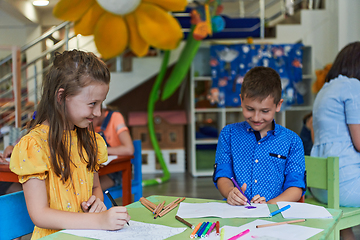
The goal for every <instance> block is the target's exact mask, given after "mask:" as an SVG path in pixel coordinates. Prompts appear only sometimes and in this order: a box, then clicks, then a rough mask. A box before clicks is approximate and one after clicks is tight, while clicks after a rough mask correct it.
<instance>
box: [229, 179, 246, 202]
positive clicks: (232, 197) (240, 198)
mask: <svg viewBox="0 0 360 240" xmlns="http://www.w3.org/2000/svg"><path fill="white" fill-rule="evenodd" d="M246 186H247V185H246V183H244V184H243V185H242V186H241V191H243V192H245V190H246ZM227 203H228V204H230V205H246V204H247V198H246V197H245V196H244V195H242V194H241V192H240V191H239V189H237V188H236V187H234V188H233V189H232V190H231V191H230V192H229V194H228V197H227Z"/></svg>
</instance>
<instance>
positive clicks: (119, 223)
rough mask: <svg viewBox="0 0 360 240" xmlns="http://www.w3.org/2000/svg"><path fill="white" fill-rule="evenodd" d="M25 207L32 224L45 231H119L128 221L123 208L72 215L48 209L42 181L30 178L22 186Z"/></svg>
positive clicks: (71, 213) (126, 213) (44, 186)
mask: <svg viewBox="0 0 360 240" xmlns="http://www.w3.org/2000/svg"><path fill="white" fill-rule="evenodd" d="M23 190H24V195H25V200H26V206H27V209H28V212H29V215H30V217H31V220H32V221H33V223H34V224H35V225H36V226H38V227H40V228H46V229H104V230H116V229H121V228H122V227H123V226H124V224H126V223H127V222H128V221H129V220H130V216H129V214H128V212H127V210H126V208H125V207H113V208H111V209H109V210H107V211H104V212H101V213H74V212H66V211H61V210H56V209H52V208H50V207H49V203H48V199H47V192H46V185H45V181H44V180H40V179H37V178H31V179H29V180H28V181H26V182H25V183H24V184H23Z"/></svg>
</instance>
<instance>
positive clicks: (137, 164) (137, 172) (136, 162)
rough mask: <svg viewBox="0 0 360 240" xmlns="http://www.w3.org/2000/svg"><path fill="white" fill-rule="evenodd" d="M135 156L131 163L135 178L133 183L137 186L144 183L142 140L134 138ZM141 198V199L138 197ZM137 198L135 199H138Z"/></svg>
mask: <svg viewBox="0 0 360 240" xmlns="http://www.w3.org/2000/svg"><path fill="white" fill-rule="evenodd" d="M133 144H134V158H133V159H131V163H132V164H133V171H134V178H133V180H132V183H131V185H132V186H137V185H140V186H141V185H142V171H141V167H142V161H141V157H142V155H141V140H134V141H133ZM138 200H139V199H138ZM138 200H135V201H138Z"/></svg>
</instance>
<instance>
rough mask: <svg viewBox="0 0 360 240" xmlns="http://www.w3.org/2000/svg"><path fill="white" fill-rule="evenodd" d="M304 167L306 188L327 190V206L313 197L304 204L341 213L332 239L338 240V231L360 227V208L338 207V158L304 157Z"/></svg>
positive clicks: (306, 199) (308, 198)
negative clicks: (338, 210)
mask: <svg viewBox="0 0 360 240" xmlns="http://www.w3.org/2000/svg"><path fill="white" fill-rule="evenodd" d="M305 167H306V175H307V177H306V180H307V186H308V187H314V188H320V189H325V190H327V191H328V204H323V203H320V202H319V201H317V200H316V199H315V198H313V197H307V198H305V203H310V204H314V205H320V206H324V207H327V208H333V209H340V210H342V211H343V215H342V217H341V219H340V221H339V222H338V224H337V225H336V226H335V230H334V239H336V240H338V239H340V230H342V229H346V228H350V227H353V226H357V225H360V208H351V207H340V206H339V157H327V158H322V157H310V156H305Z"/></svg>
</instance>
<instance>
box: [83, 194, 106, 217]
mask: <svg viewBox="0 0 360 240" xmlns="http://www.w3.org/2000/svg"><path fill="white" fill-rule="evenodd" d="M81 207H82V209H83V211H84V212H89V213H93V212H103V211H106V206H105V204H104V202H103V201H101V200H100V198H97V197H96V196H95V195H92V196H91V197H90V198H89V200H87V201H86V202H82V203H81Z"/></svg>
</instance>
